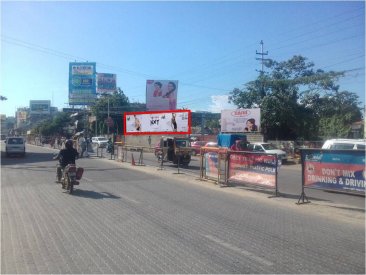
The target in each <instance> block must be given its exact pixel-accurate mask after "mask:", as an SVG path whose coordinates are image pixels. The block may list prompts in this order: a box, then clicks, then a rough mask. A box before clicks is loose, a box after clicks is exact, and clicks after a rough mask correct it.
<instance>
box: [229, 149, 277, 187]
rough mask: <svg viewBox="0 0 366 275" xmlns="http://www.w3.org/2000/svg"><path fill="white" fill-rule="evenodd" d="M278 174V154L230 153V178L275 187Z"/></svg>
mask: <svg viewBox="0 0 366 275" xmlns="http://www.w3.org/2000/svg"><path fill="white" fill-rule="evenodd" d="M276 174H277V166H276V155H267V154H259V153H258V154H257V153H243V152H241V153H230V156H229V178H228V179H229V180H234V181H235V182H242V183H249V184H254V185H262V186H266V187H270V188H275V187H276Z"/></svg>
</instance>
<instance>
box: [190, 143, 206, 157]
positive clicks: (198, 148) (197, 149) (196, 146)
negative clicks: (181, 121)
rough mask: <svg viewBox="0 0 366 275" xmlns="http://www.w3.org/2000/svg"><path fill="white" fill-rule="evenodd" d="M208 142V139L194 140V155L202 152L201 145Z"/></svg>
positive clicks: (192, 144)
mask: <svg viewBox="0 0 366 275" xmlns="http://www.w3.org/2000/svg"><path fill="white" fill-rule="evenodd" d="M206 143H207V141H194V142H192V143H191V147H192V148H193V150H192V155H193V156H195V155H197V154H199V153H200V152H201V147H202V146H205V145H206Z"/></svg>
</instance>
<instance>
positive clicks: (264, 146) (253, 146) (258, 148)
mask: <svg viewBox="0 0 366 275" xmlns="http://www.w3.org/2000/svg"><path fill="white" fill-rule="evenodd" d="M248 148H249V150H250V151H253V152H264V153H267V154H276V155H277V157H278V159H279V160H281V161H282V162H285V161H287V154H286V152H285V151H282V150H280V149H278V148H277V147H276V146H275V145H273V144H272V143H264V142H254V143H250V144H248Z"/></svg>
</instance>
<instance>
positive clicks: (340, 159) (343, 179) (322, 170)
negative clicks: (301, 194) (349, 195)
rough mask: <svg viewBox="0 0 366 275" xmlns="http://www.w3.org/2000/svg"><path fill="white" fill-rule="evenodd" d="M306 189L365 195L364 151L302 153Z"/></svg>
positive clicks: (313, 151) (314, 151)
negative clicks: (353, 192)
mask: <svg viewBox="0 0 366 275" xmlns="http://www.w3.org/2000/svg"><path fill="white" fill-rule="evenodd" d="M301 154H302V159H303V172H304V178H303V184H304V187H309V188H317V189H328V190H341V191H355V192H361V193H365V151H364V150H320V149H319V150H317V149H313V150H308V149H306V150H305V149H304V150H302V151H301Z"/></svg>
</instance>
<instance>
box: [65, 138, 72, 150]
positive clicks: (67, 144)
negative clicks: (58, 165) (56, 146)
mask: <svg viewBox="0 0 366 275" xmlns="http://www.w3.org/2000/svg"><path fill="white" fill-rule="evenodd" d="M65 147H66V149H71V148H72V147H73V142H72V140H71V139H68V140H66V142H65Z"/></svg>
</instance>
